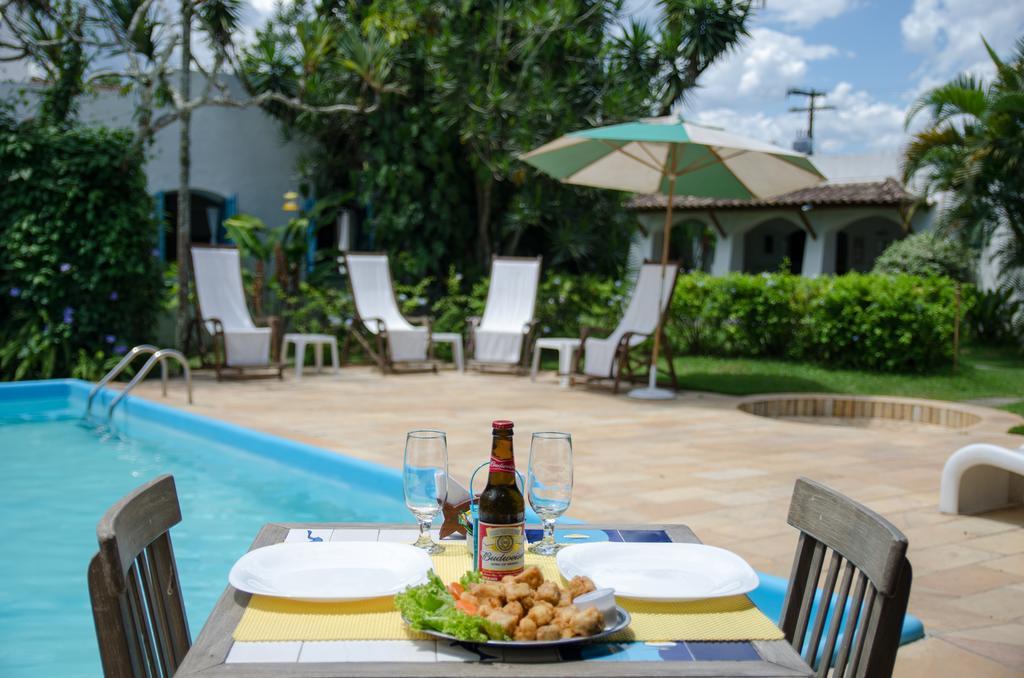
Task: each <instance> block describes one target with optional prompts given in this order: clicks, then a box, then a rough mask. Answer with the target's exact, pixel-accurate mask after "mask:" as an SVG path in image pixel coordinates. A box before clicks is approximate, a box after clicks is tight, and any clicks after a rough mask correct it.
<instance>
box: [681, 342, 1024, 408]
mask: <svg viewBox="0 0 1024 678" xmlns="http://www.w3.org/2000/svg"><path fill="white" fill-rule="evenodd" d="M675 367H676V374H677V375H679V380H680V384H679V385H680V388H682V389H684V390H695V391H712V392H715V393H727V394H730V395H750V394H754V393H783V392H820V393H849V394H851V395H896V396H910V397H918V398H934V399H936V400H970V399H973V398H988V397H1014V398H1020V399H1021V400H1020V402H1017V403H1014V404H1012V405H1008V406H1006V407H1005V409H1007V410H1010V411H1011V412H1015V413H1017V414H1020V415H1022V416H1024V359H1022V358H1021V357H1020V356H1019V354H1016V353H1014V352H1013V351H1012V350H1001V349H992V348H967V349H964V350H963V352H962V355H961V360H960V367H959V369H958V370H957V371H956V372H954V371H953V370H952V368H948V369H944V370H941V371H938V372H934V373H931V374H884V373H875V372H860V371H856V370H833V369H829V368H827V367H822V366H818V365H812V364H809V363H798V362H788V361H784V360H769V359H752V358H711V357H703V356H683V357H681V358H676V360H675Z"/></svg>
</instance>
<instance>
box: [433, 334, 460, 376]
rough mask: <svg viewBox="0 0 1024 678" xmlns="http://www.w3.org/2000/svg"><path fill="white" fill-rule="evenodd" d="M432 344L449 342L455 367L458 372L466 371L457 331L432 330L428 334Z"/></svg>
mask: <svg viewBox="0 0 1024 678" xmlns="http://www.w3.org/2000/svg"><path fill="white" fill-rule="evenodd" d="M430 343H432V344H451V346H452V360H453V361H454V362H455V369H457V370H458V371H459V372H465V371H466V365H465V360H464V359H463V357H462V335H461V334H459V333H458V332H432V333H431V334H430Z"/></svg>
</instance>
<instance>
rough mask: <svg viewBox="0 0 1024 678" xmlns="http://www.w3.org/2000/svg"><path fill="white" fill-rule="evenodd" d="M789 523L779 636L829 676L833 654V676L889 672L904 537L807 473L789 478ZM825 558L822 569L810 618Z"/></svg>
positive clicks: (901, 595) (906, 571) (903, 579)
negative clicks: (796, 534) (790, 556)
mask: <svg viewBox="0 0 1024 678" xmlns="http://www.w3.org/2000/svg"><path fill="white" fill-rule="evenodd" d="M788 522H789V524H790V525H792V526H793V527H795V528H797V529H798V530H800V541H799V543H798V544H797V549H796V557H795V559H794V561H793V572H792V574H791V575H790V579H789V589H788V590H787V592H786V599H785V602H784V603H783V605H782V617H781V619H780V626H781V627H782V631H783V633H785V635H786V640H788V641H789V642H790V643H791V644H792V645H793V647H794V648H795V649H796V651H797V652H802V653H803V657H804V660H805V661H806V662H807V663H808V664H809V665H811V666H812V667H814V668H815V669H816V671H817V675H818V676H819V677H820V678H824V677H825V676H826V675H828V672H829V666H830V664H831V660H832V658H833V656H835V657H836V658H835V666H834V670H833V673H832V676H834V678H842V677H844V676H849V677H851V678H853V677H861V676H863V677H865V678H884V677H885V676H890V675H892V670H893V665H894V664H895V662H896V650H897V649H899V644H900V630H901V628H902V626H903V616H904V614H905V613H906V611H907V601H908V599H909V598H910V583H911V579H912V573H911V567H910V561H909V560H907V558H906V552H907V538H906V537H905V536H904V535H903V533H902V532H900V531H899V530H898V529H896V528H895V527H894V526H893V525H892V524H891V523H890V522H889V521H887V520H886V519H885V518H883V517H882V516H880V515H878V514H877V513H875V512H874V511H871V510H870V509H868V508H866V507H864V506H862V505H861V504H858V503H857V502H855V501H853V500H852V499H849V498H848V497H845V496H843V495H841V494H839V493H838V492H835V491H834V490H832V489H830V488H828V487H825V486H824V485H821V484H819V483H816V482H814V481H812V480H808V479H806V478H800V479H798V480H797V481H796V487H794V489H793V499H792V502H791V503H790V506H789V518H788ZM829 552H831V555H829ZM826 560H827V561H828V570H827V572H826V574H825V578H824V582H823V583H822V585H821V596H820V602H819V603H818V610H817V613H816V614H814V615H813V619H812V608H813V605H814V598H815V593H816V591H817V589H818V584H819V578H820V577H821V573H822V566H823V565H824V563H825V562H826ZM844 563H845V567H843V565H844ZM840 569H842V574H841V575H840ZM837 582H838V583H839V592H838V594H837V595H836V596H835V601H834V602H833V592H834V591H835V588H836V583H837ZM851 587H852V591H853V595H852V598H851V597H850V591H851ZM847 603H848V604H849V605H848V607H847ZM844 610H845V615H844ZM830 611H831V612H832V614H831V615H829V612H830ZM844 616H845V617H846V625H845V628H844V629H843V631H842V637H841V638H840V637H839V632H840V628H839V627H840V624H841V622H842V620H843V617H844ZM826 622H827V624H828V629H827V634H826V635H823V634H825V631H826V629H825V626H826ZM808 631H809V633H808ZM822 637H824V638H825V643H824V646H822V645H821V639H822ZM837 645H838V655H836V652H837Z"/></svg>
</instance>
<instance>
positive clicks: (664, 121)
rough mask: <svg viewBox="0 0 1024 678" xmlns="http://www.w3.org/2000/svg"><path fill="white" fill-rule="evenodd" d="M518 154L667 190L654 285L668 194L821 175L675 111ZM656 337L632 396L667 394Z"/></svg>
mask: <svg viewBox="0 0 1024 678" xmlns="http://www.w3.org/2000/svg"><path fill="white" fill-rule="evenodd" d="M520 159H521V160H523V161H525V162H527V163H529V164H531V165H533V166H534V167H536V168H537V169H539V170H541V171H542V172H544V173H546V174H550V175H551V176H553V177H555V178H556V179H559V180H561V181H562V182H564V183H567V184H578V185H580V186H594V187H597V188H610V189H614V190H617V191H631V192H634V193H661V194H663V195H667V196H668V209H667V210H666V212H665V233H664V237H663V242H662V251H661V264H662V267H661V271H662V276H661V277H662V285H664V284H665V270H666V267H667V265H668V252H669V235H670V231H671V227H672V198H673V196H675V195H693V196H699V197H702V198H716V199H737V200H755V199H759V198H770V197H773V196H776V195H782V194H784V193H789V192H791V191H796V190H799V189H801V188H808V187H810V186H815V185H817V184H819V183H821V182H822V181H824V180H825V177H824V176H822V174H821V172H819V171H818V170H817V168H815V167H814V165H813V164H812V163H811V161H810V160H809V159H808V158H807V156H805V155H802V154H800V153H797V152H795V151H790V150H787V149H785V148H780V147H778V146H774V145H772V144H768V143H765V142H763V141H758V140H756V139H751V138H749V137H743V136H740V135H737V134H730V133H729V132H726V131H724V130H721V129H718V128H716V127H708V126H705V125H698V124H695V123H692V122H687V121H685V120H683V119H681V118H678V117H675V116H670V117H665V118H649V119H643V120H637V121H634V122H627V123H622V124H620V125H609V126H607V127H595V128H593V129H587V130H580V131H578V132H572V133H570V134H566V135H565V136H562V137H559V138H557V139H555V140H554V141H551V142H549V143H546V144H544V145H543V146H541V147H540V148H537V149H534V150H532V151H530V152H529V153H525V154H523V155H522V156H520ZM659 322H660V320H659ZM660 338H661V327H660V326H659V327H658V329H657V331H656V332H655V335H654V352H653V355H652V357H651V372H650V384H649V387H648V388H646V389H636V390H634V391H631V392H630V395H632V396H634V397H639V398H650V399H661V398H666V397H672V393H671V392H670V391H666V390H664V389H659V388H656V380H657V371H656V369H655V366H656V365H657V362H658V350H659V345H660Z"/></svg>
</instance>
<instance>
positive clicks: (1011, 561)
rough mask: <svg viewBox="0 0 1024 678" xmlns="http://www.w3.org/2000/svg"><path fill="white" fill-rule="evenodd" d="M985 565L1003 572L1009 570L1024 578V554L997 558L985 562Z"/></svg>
mask: <svg viewBox="0 0 1024 678" xmlns="http://www.w3.org/2000/svg"><path fill="white" fill-rule="evenodd" d="M983 565H984V566H985V567H991V568H993V569H996V570H1001V571H1003V572H1009V573H1010V574H1013V575H1016V576H1018V577H1021V578H1022V579H1024V554H1019V555H1015V556H1007V557H1005V558H996V559H994V560H990V561H988V562H986V563H983Z"/></svg>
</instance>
